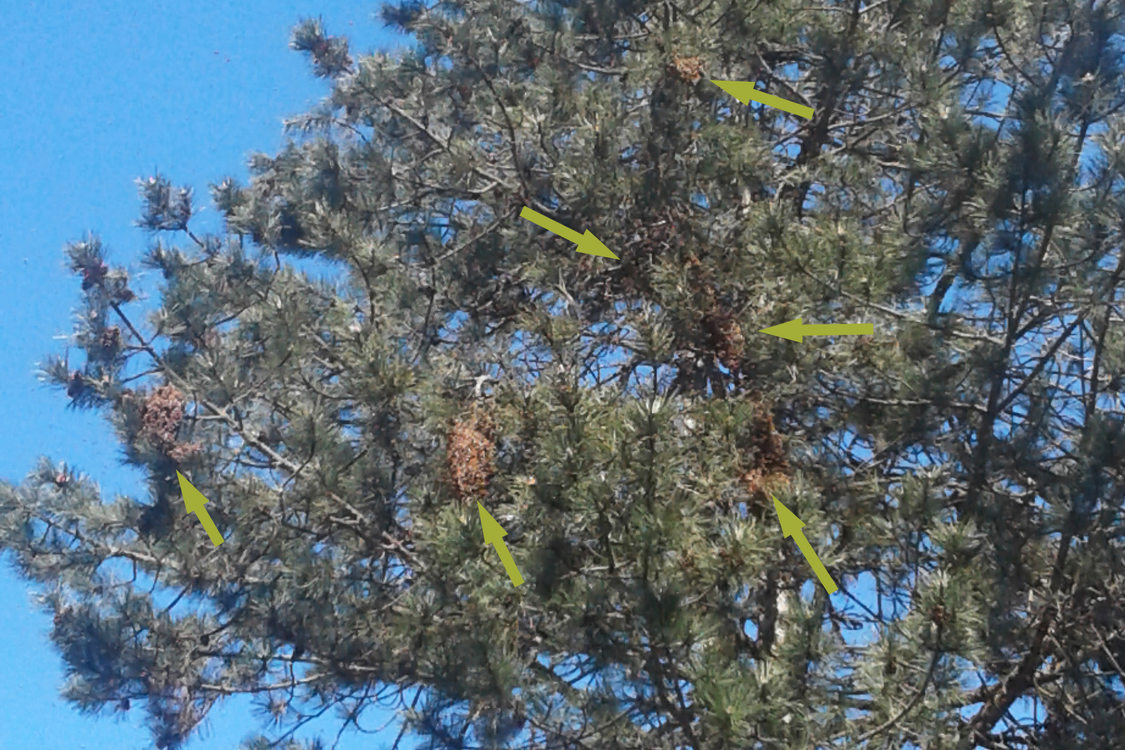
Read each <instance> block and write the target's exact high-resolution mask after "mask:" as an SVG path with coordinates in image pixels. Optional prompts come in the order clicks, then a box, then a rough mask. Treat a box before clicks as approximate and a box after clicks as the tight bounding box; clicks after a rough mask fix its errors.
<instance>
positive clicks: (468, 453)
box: [445, 402, 496, 503]
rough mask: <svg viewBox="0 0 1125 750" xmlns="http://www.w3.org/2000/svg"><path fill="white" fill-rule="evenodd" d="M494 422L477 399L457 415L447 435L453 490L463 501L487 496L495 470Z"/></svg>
mask: <svg viewBox="0 0 1125 750" xmlns="http://www.w3.org/2000/svg"><path fill="white" fill-rule="evenodd" d="M494 429H495V428H494V425H493V421H492V418H491V416H490V415H489V414H487V413H486V411H485V409H484V407H482V406H481V405H480V404H479V403H477V402H474V403H473V405H472V406H471V407H470V408H469V413H468V415H467V416H466V417H464V418H462V419H455V420H454V421H453V424H452V426H451V427H450V428H449V432H448V434H447V435H446V443H445V445H446V449H445V451H446V452H445V461H446V469H447V472H448V475H449V482H450V485H451V487H452V489H453V494H454V495H455V496H456V497H457V500H458V501H460V502H462V503H467V502H472V501H473V500H479V499H481V498H483V497H484V495H485V493H486V492H487V491H488V485H489V482H490V481H491V480H492V475H493V473H494V472H495V465H494V461H495V457H496V443H495V442H493V431H494Z"/></svg>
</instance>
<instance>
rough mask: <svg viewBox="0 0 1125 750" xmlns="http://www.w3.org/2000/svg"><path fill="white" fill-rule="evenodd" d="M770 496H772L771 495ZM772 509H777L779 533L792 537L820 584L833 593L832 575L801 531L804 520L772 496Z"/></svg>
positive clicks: (834, 586) (834, 591)
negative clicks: (779, 523)
mask: <svg viewBox="0 0 1125 750" xmlns="http://www.w3.org/2000/svg"><path fill="white" fill-rule="evenodd" d="M770 497H773V496H772V495H771V496H770ZM773 509H774V510H775V511H777V519H778V520H779V521H781V535H782V536H783V537H785V536H791V537H793V541H795V542H796V543H797V547H798V549H800V550H801V554H802V555H804V556H805V559H806V560H808V561H809V565H811V566H812V569H813V572H814V573H816V577H817V578H818V579H820V585H822V586H824V588H825V590H826V591H827V592H828V593H829V594H835V593H836V588H837V586H836V582H835V581H833V580H832V576H830V575H828V570H827V569H825V567H824V564H823V563H822V562H821V561H820V558H819V557H817V556H816V552H814V551H813V548H812V545H811V544H809V540H808V539H806V538H805V532H803V531H801V529H803V528H804V526H805V522H804V521H802V520H801V519H799V518H797V516H796V515H794V513H793V511H791V510H789V509H788V508H786V507H785V505H783V504H782V502H781V501H780V500H778V499H777V498H776V497H774V498H773Z"/></svg>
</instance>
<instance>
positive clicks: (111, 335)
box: [98, 326, 121, 356]
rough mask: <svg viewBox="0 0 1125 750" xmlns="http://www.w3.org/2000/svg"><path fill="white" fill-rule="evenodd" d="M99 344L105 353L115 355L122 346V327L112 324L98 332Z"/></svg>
mask: <svg viewBox="0 0 1125 750" xmlns="http://www.w3.org/2000/svg"><path fill="white" fill-rule="evenodd" d="M98 346H99V347H101V350H102V352H103V353H104V354H106V355H107V356H108V355H113V354H116V353H117V350H118V349H119V348H120V347H121V329H120V328H118V327H117V326H110V327H108V328H106V329H105V330H104V331H102V332H101V333H100V334H98Z"/></svg>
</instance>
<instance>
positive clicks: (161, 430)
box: [141, 385, 201, 462]
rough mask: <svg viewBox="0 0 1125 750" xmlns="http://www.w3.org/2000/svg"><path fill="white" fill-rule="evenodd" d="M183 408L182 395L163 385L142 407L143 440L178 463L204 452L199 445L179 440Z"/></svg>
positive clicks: (170, 386) (172, 387) (169, 386)
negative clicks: (148, 441) (178, 433)
mask: <svg viewBox="0 0 1125 750" xmlns="http://www.w3.org/2000/svg"><path fill="white" fill-rule="evenodd" d="M184 405H185V401H184V397H183V394H182V393H180V391H179V390H178V389H177V388H176V387H175V386H173V385H162V386H160V387H159V388H157V389H156V390H155V391H153V392H152V393H151V394H149V396H148V398H146V399H145V402H144V404H143V405H142V406H141V436H142V437H145V438H148V439H149V440H151V441H152V442H153V443H154V444H155V445H156V447H157V448H158V449H160V450H161V451H163V452H164V453H166V454H167V455H168V456H169V457H170V458H172V460H174V461H177V462H179V461H183V460H184V459H185V458H188V457H189V456H192V455H195V454H196V453H198V452H199V451H200V450H201V448H200V446H199V445H198V444H196V443H180V442H177V440H176V431H177V430H178V429H179V427H180V423H181V422H182V421H183V419H184Z"/></svg>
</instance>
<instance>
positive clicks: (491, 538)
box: [477, 209, 527, 586]
mask: <svg viewBox="0 0 1125 750" xmlns="http://www.w3.org/2000/svg"><path fill="white" fill-rule="evenodd" d="M524 210H527V209H524ZM477 509H478V510H479V511H480V526H481V529H483V530H484V543H485V544H491V545H492V546H493V547H495V548H496V554H498V555H500V562H502V563H504V570H506V571H507V572H508V578H511V579H512V585H513V586H519V585H520V584H522V583H523V576H521V575H520V571H519V568H517V567H516V561H515V560H513V559H512V553H511V552H509V551H508V545H507V544H505V543H504V537H505V536H507V535H508V532H506V531H504V527H503V526H501V525H500V524H499V523H497V522H496V519H495V518H493V517H492V514H491V513H489V512H488V511H487V510H485V509H484V506H483V505H481V504H480V503H477Z"/></svg>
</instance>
